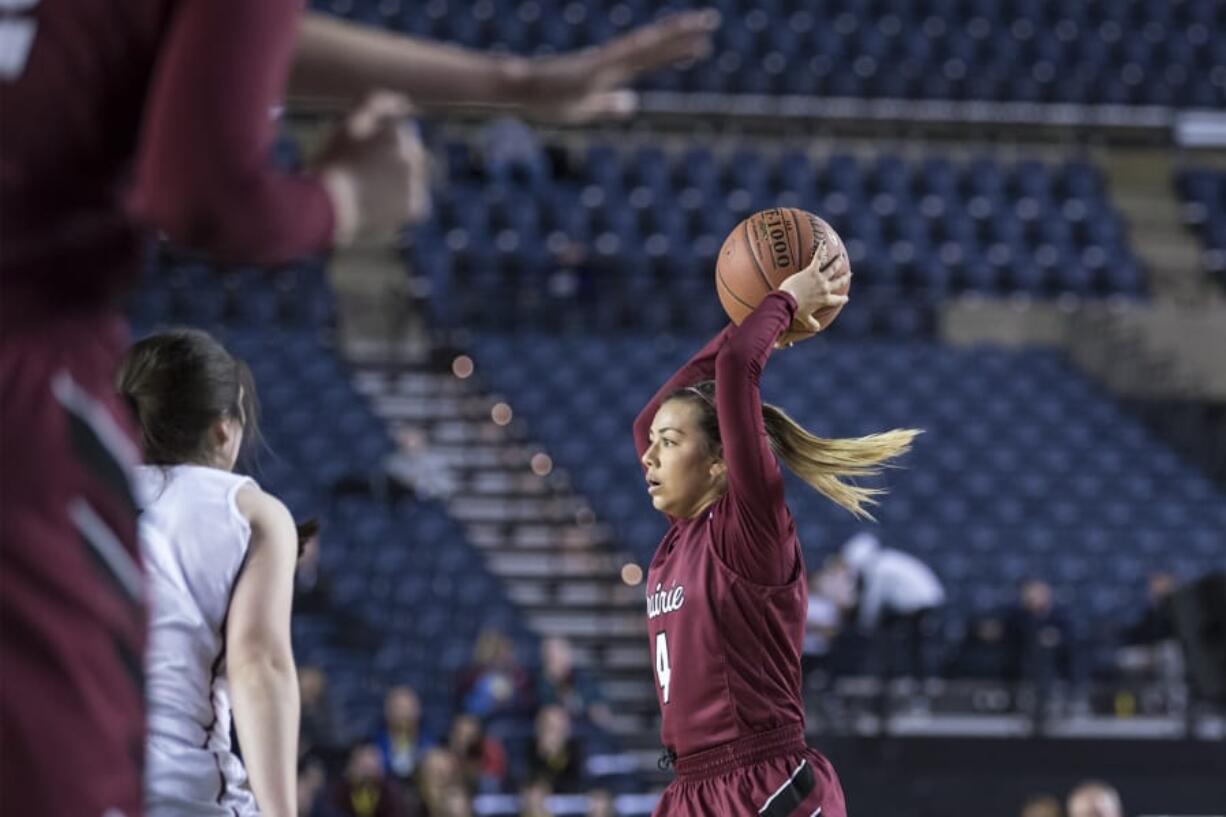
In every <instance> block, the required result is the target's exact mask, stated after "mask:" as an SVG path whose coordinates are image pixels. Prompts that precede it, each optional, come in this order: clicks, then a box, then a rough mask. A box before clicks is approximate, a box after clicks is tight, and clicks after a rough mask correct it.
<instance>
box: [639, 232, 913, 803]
mask: <svg viewBox="0 0 1226 817" xmlns="http://www.w3.org/2000/svg"><path fill="white" fill-rule="evenodd" d="M849 275H850V271H849V270H848V267H847V261H846V255H845V254H841V257H840V260H839V262H837V263H835V264H832V265H830V266H829V268H828V269H827V271H825V272H822V271H821V270H820V269H819V265H818V260H817V259H816V258H815V260H814V262H813V263H811V264H810V265H809V266H808V267H806V268H805V269H804V270H802V271H801V272H798V273H796V274H795V275H793V276H791V277H789V278H788V279H786V280H785V281H784V282H783V283H782V284H781V286H780V288H779V290H778V291H775V292H772V293H771V294H770V295H768V296H767V297H766V298H765V300H763V301H762V303H761V304H760V305H759V306H758V308H757V309H756V310H755V311H754V312H753V313H752V314H750V315H749V316H748V317H746V318H745V320H744V322H743V323H742V324H741V325H740V326H739V327H734V326H729V327H728V328H727V329H725V330H724V331H723V332H721V333H720V334H719V335H718V336H717V337H716V338H715V339H714V340H712V341H711V342H710V343H708V344H707V345H706V346H705V347H704V348H703V349H702V350H701V351H700V352H699V353H698V354H697V355H696V356H695V357H694V358H693V359H692V360H690V362H689V363H687V364H686V365H685V366H684V367H683V368H682V369H681V370H680V371H679V372H677V374H675V375H673V377H672V378H671V379H670V380H669V381H668V382H667V383H666V384H665V385H664V387H663V388H662V389H661V390H660V391H659V392H658V393H657V394H656V396H655V397H654V398H652V400H651V402H650V403H648V404H647V407H646V408H644V409H643V411H642V413H641V414H640V415H639V417H638V419H637V420H636V421H635V424H634V438H635V445H636V447H637V449H638V453H639V456H640V458H641V460H642V463H643V467H644V469H645V471H646V478H647V485H648V491H649V493H650V494H651V499H652V504H653V505H654V506H655V508H656V509H657V510H659V511H662V512H663V513H665V514H666V515H667V516H668V517H669V519H670V522H671V526H670V527H669V530H668V533H667V534H666V535H665V537H664V539H663V541H662V542H661V543H660V546H659V549H658V550H657V551H656V555H655V558H654V559H653V560H652V563H651V567H650V570H649V571H648V576H647V617H648V631H649V636H650V639H651V650H652V655H653V659H654V664H655V673H656V682H657V684H656V693H657V696H658V697H659V700H660V709H661V718H662V727H661V736H662V739H663V743H664V745H665V753H666V758H665V762H671V763H675V765H676V770H677V779H676V780H675V781H674V782H673V784H672V785H670V786H669V787H668V789H667V790H666V791H665V792H664V796H663V798H662V799H661V800H660V803H659V805H658V806H657V808H656V812H655V813H656V814H657V815H668V817H731V816H732V815H738V817H739V815H745V814H761V815H765V817H793V816H795V817H814V816H815V815H821V817H844V815H845V813H846V809H845V806H844V803H843V792H842V789H841V788H840V786H839V783H838V778H837V777H836V775H835V773H834V769H833V768H832V767H831V766H830V763H829V762H828V761H827V760H826V759H825V758H824V757H822V756H821V755H820V754H818V753H817V752H816V751H814V750H813V749H810V748H808V747H807V746H806V745H805V742H804V705H803V703H802V701H801V695H800V680H801V677H800V655H801V641H802V637H803V634H804V624H805V605H806V590H805V569H804V564H803V560H802V556H801V551H800V545H799V542H798V541H797V539H796V529H795V525H794V523H793V521H792V517H791V514H790V513H789V511H788V508H787V505H786V504H785V503H784V494H783V477H782V474H781V473H780V470H779V465H778V463H777V462H776V456H778V457H779V458H780V459H782V460H783V461H784V463H785V464H787V466H788V467H789V468H791V469H792V471H793V472H795V473H796V474H797V475H798V476H800V477H801V478H803V479H804V480H805V481H806V482H808V483H809V484H810V485H811V486H813V487H814V488H815V489H816V490H818V491H819V492H821V493H822V494H824V495H826V496H827V497H829V498H830V499H832V500H834V501H835V502H837V503H838V504H840V505H842V506H843V507H845V508H847V509H848V510H850V511H851V512H852V513H855V514H859V515H866V511H865V505H866V504H867V503H871V502H872V501H873V495H874V494H875V493H876V491H874V490H873V489H867V488H860V487H856V486H852V485H848V484H846V483H844V482H842V481H841V480H840V477H844V476H859V475H865V474H871V473H874V472H875V471H876V466H878V465H880V464H882V463H884V462H886V461H887V460H889V459H891V458H893V457H896V456H898V455H900V454H902V453H904V452H905V451H906V450H907V449H908V448H909V446H910V443H911V439H912V437H914V435H915V434H916V432H914V431H891V432H888V433H885V434H878V435H873V436H869V437H862V438H859V439H845V440H824V439H820V438H817V437H814V436H812V435H811V434H809V433H808V432H807V431H805V430H804V429H803V428H801V427H800V426H799V425H797V424H796V423H795V422H794V421H793V420H791V419H790V418H789V417H788V416H787V415H786V414H784V413H783V411H781V410H780V409H778V408H776V407H774V406H771V405H763V403H762V401H761V397H760V395H759V389H758V381H759V378H760V376H761V374H762V368H763V366H764V365H765V364H766V361H767V358H769V357H770V353H771V349H772V347H774V346H776V345H777V344H778V343H779V341H780V338H781V336H782V335H783V333H784V332H785V330H787V329H788V327H789V325H790V324H791V322H792V319H793V317H794V316H796V315H797V314H800V315H812V314H813V313H814V312H815V311H817V310H818V309H821V308H823V307H827V306H836V305H839V304H843V303H845V302H846V301H847V297H846V296H844V295H835V294H833V293H834V292H835V291H836V290H838V289H839V288H840V287H841V286H843V285H844V284H846V283H847V282H848V276H849ZM809 323H810V328H811V329H813V330H814V331H818V330H820V329H822V328H824V327H821V326H819V325H816V321H815V320H814V319H810V321H809ZM712 376H714V382H712V381H711V380H710V378H711V377H712Z"/></svg>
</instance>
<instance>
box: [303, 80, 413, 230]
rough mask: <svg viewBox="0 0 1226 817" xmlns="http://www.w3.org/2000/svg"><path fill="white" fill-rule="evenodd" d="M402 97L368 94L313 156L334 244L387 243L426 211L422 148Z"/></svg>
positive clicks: (409, 108) (384, 92) (407, 105)
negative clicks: (332, 216)
mask: <svg viewBox="0 0 1226 817" xmlns="http://www.w3.org/2000/svg"><path fill="white" fill-rule="evenodd" d="M412 112H413V108H412V106H411V105H410V104H409V101H408V100H407V99H405V98H404V97H403V96H400V95H398V94H393V93H390V92H387V91H378V92H375V93H373V94H371V95H370V96H369V97H368V98H367V99H366V100H365V101H364V102H363V103H362V104H361V105H359V106H358V107H357V108H356V109H355V110H354V111H352V112H351V113H350V114H349V116H348V117H347V118H346V120H345V121H344V122H343V123H341V124H340V125H339V126H338V127H337V128H336V130H335V131H333V133H332V134H331V136H330V138H329V139H328V142H327V144H326V145H325V147H324V149H323V151H322V152H321V153H320V155H319V156H318V157H317V159H316V161H315V168H316V171H317V172H318V174H319V177H320V179H321V181H322V182H323V185H324V187H325V189H326V190H327V191H328V195H329V197H330V198H331V199H332V206H333V212H334V214H335V221H336V230H335V236H334V237H335V243H336V245H337V246H341V247H343V246H348V245H352V244H355V243H359V242H360V243H367V242H369V243H383V242H389V243H390V242H391V241H392V240H393V239H394V238H395V237H396V234H397V233H398V232H399V231H400V229H401V228H403V227H404V226H405V224H408V223H413V222H416V221H420V220H421V219H423V218H425V217H426V215H428V214H429V211H430V179H429V172H428V166H427V159H426V151H425V148H424V147H423V146H422V143H421V138H420V137H419V136H418V134H417V127H416V125H415V123H413V121H412V120H411V119H410V118H409V117H410V115H411V114H412Z"/></svg>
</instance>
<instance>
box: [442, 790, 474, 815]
mask: <svg viewBox="0 0 1226 817" xmlns="http://www.w3.org/2000/svg"><path fill="white" fill-rule="evenodd" d="M433 817H473V801H472V797H470V796H469V794H468V792H466V791H464V789H463V788H461V787H460V786H452V787H451V788H449V789H447V790H446V791H445V792H443V797H442V802H441V804H440V808H439V811H438V814H436V815H433Z"/></svg>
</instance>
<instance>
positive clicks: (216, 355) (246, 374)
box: [118, 329, 259, 465]
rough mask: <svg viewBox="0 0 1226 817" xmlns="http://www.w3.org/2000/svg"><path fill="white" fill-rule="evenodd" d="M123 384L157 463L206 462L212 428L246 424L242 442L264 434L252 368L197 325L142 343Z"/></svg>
mask: <svg viewBox="0 0 1226 817" xmlns="http://www.w3.org/2000/svg"><path fill="white" fill-rule="evenodd" d="M118 388H119V391H120V393H121V394H122V395H123V397H124V399H125V400H126V401H127V402H128V404H129V405H130V406H131V407H132V410H133V412H134V413H135V415H136V418H137V421H138V422H139V424H140V430H141V440H142V443H143V448H144V454H145V461H146V462H148V463H150V464H152V465H179V464H181V463H188V462H198V463H203V462H207V461H208V460H209V459H210V457H211V454H212V451H211V448H212V446H211V444H210V440H209V429H210V428H211V427H212V426H213V424H214V423H216V422H217V421H218V420H220V419H223V418H232V419H238V420H241V421H242V423H243V446H244V447H245V446H247V445H248V444H250V443H251V442H252V441H254V440H258V439H259V399H258V397H257V396H256V390H255V378H254V377H253V376H252V374H251V369H250V368H249V367H248V366H247V364H246V363H244V362H243V361H242V360H240V359H239V358H237V357H235V356H234V355H231V354H230V353H229V352H228V351H226V349H225V347H223V346H222V345H221V344H220V343H218V342H217V340H216V339H214V338H213V336H212V335H210V334H209V333H207V332H203V331H201V330H199V329H172V330H169V331H166V332H162V333H160V334H157V335H151V336H150V337H147V338H145V339H143V340H141V341H139V342H137V343H136V344H135V345H134V346H133V347H132V348H131V349H130V350H129V351H128V354H127V355H126V356H125V357H124V360H123V364H122V365H121V366H120V370H119V376H118Z"/></svg>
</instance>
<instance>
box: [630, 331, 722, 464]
mask: <svg viewBox="0 0 1226 817" xmlns="http://www.w3.org/2000/svg"><path fill="white" fill-rule="evenodd" d="M733 329H735V327H734V326H732V325H731V324H729V325H728V326H726V327H724V328H723V329H722V330H720V332H719V334H717V335H716V336H715V337H713V338H711V340H709V341H707V344H706V345H705V346H703V347H702V348H701V349H699V350H698V352H696V353H695V354H694V356H693V357H692V358H690V359H689V360H688V361H686V363H685V365H684V366H682V367H681V368H680V369H678V370H677V371H676V373H674V374H673V376H672V377H670V378H669V379H668V380H667V381H666V382H665V383H664V385H663V386H661V387H660V388H659V390H657V391H656V393H655V394H654V395H653V396H652V398H651V400H649V401H648V403H647V405H646V406H644V407H643V410H642V411H640V412H639V416H638V417H637V418H635V420H634V449H635V451H636V452H637V453H638V456H639V458H640V459H642V457H643V454H644V452H646V451H647V448H648V446H649V445H650V444H651V443H650V440H649V437H650V432H651V422H652V420H654V419H655V416H656V412H657V411H659V410H660V406H661V404H663V403H664V401H665V400H666V399H667V398H668V396H669V395H671V394H672V393H673V392H675V391H677V390H678V389H683V388H685V387H686V386H691V385H693V384H695V383H697V382H699V381H700V380H709V379H711V378H712V377H713V376H714V375H715V357H716V355H717V354H718V353H719V350H720V348H721V347H722V346H723V345H724V342H725V341H726V340H727V338H728V336H729V334H730V333H731V332H732V330H733Z"/></svg>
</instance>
